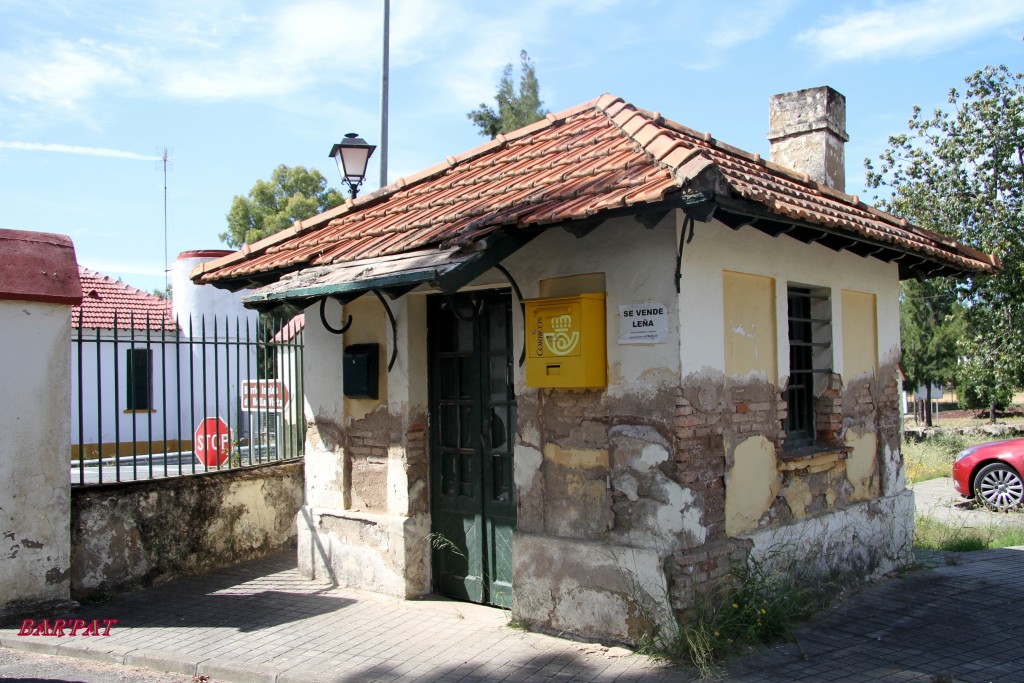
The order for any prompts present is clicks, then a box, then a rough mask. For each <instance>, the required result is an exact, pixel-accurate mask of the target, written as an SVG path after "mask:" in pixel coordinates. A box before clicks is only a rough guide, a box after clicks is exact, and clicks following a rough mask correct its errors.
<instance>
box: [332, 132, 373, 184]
mask: <svg viewBox="0 0 1024 683" xmlns="http://www.w3.org/2000/svg"><path fill="white" fill-rule="evenodd" d="M375 149H377V147H376V146H374V145H368V144H366V140H364V139H362V138H361V137H359V136H358V135H356V134H355V133H346V134H345V139H344V140H342V141H341V142H339V143H338V144H336V145H334V147H331V156H332V157H334V160H335V161H336V162H338V170H339V171H340V172H341V179H342V181H343V182H344V183H345V184H346V185H348V189H349V192H350V193H351V194H352V199H355V198H356V192H358V191H359V186H360V185H362V183H363V179H364V178H365V177H366V163H367V162H368V161H369V160H370V156H371V155H372V154H373V150H375Z"/></svg>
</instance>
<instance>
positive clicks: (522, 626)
mask: <svg viewBox="0 0 1024 683" xmlns="http://www.w3.org/2000/svg"><path fill="white" fill-rule="evenodd" d="M506 626H508V627H509V628H514V629H516V630H517V631H529V630H530V625H529V624H527V623H526V622H525V621H523V620H522V619H509V620H508V623H507V624H506Z"/></svg>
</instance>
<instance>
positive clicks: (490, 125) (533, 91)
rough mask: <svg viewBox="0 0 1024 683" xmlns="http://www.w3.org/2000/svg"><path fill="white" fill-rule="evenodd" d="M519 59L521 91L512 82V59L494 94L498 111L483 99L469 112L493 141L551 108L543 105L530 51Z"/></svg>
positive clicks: (535, 118) (523, 51) (471, 119)
mask: <svg viewBox="0 0 1024 683" xmlns="http://www.w3.org/2000/svg"><path fill="white" fill-rule="evenodd" d="M519 61H520V75H519V92H518V93H517V92H516V91H515V88H514V86H513V85H512V62H509V63H508V64H506V65H505V70H504V71H503V72H502V74H501V81H500V82H499V83H498V92H497V94H496V95H495V96H494V101H495V102H496V103H497V105H498V109H497V111H495V110H494V109H491V108H490V107H489V106H487V105H486V104H484V103H483V102H481V103H480V108H479V109H475V110H473V111H471V112H469V113H468V114H466V118H468V119H469V120H470V121H472V122H473V124H474V125H475V126H477V127H479V128H480V135H489V136H490V137H491V139H492V140H493V139H494V138H496V137H498V135H500V134H502V133H510V132H512V131H514V130H517V129H519V128H522V127H523V126H528V125H530V124H531V123H534V122H536V121H540V120H541V119H542V118H544V117H545V116H546V115H547V113H548V112H547V110H546V109H543V108H542V106H541V105H543V104H544V103H543V102H541V99H540V83H538V81H537V72H536V70H535V69H534V66H533V62H532V61H531V60H530V56H529V55H528V54H526V50H522V51H521V52H520V53H519Z"/></svg>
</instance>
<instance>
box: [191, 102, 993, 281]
mask: <svg viewBox="0 0 1024 683" xmlns="http://www.w3.org/2000/svg"><path fill="white" fill-rule="evenodd" d="M698 191H699V192H701V193H703V194H702V195H700V194H696V193H697V192H698ZM702 196H703V197H704V198H705V199H710V200H711V201H712V202H714V203H715V204H716V206H717V207H718V211H717V212H716V214H715V215H716V217H717V218H719V219H721V220H723V222H727V224H730V225H732V226H733V227H739V226H740V225H744V224H750V225H753V226H754V227H757V228H758V229H761V230H764V231H766V232H769V233H771V234H780V233H782V232H791V234H792V235H793V236H794V237H797V238H798V239H803V240H804V241H819V242H821V243H823V244H825V245H826V246H830V247H832V248H834V249H851V250H852V251H855V252H856V253H860V254H862V255H865V256H867V255H877V257H878V258H885V259H886V260H898V261H899V262H900V272H901V275H903V276H904V277H906V276H909V275H911V274H913V273H914V272H917V271H915V270H913V269H920V272H922V273H924V274H962V273H965V272H966V273H984V272H990V271H992V270H994V269H996V268H998V261H997V260H996V259H994V258H993V257H991V256H988V255H986V254H983V253H981V252H979V251H976V250H974V249H971V248H969V247H965V246H963V245H960V244H958V243H957V242H955V241H953V240H951V239H949V238H946V237H942V236H939V235H936V234H934V233H930V232H928V231H926V230H923V229H921V228H918V227H915V226H913V225H909V224H908V223H907V222H906V221H905V220H902V219H899V218H896V217H894V216H892V215H890V214H887V213H885V212H882V211H880V210H878V209H875V208H873V207H870V206H868V205H866V204H863V203H861V202H860V201H859V199H858V197H856V196H850V195H846V194H844V193H842V192H838V191H836V190H832V189H829V188H827V187H825V186H823V185H819V184H818V183H816V182H814V181H812V180H810V179H809V178H808V177H807V176H806V175H804V174H802V173H798V172H795V171H792V170H790V169H787V168H784V167H781V166H778V165H776V164H774V163H771V162H768V161H766V160H764V159H762V158H761V157H760V156H759V155H756V154H748V153H746V152H743V151H741V150H738V149H735V148H733V147H730V146H728V145H725V144H723V143H720V142H718V141H717V140H715V139H714V138H712V137H711V135H710V134H708V133H704V134H701V133H698V132H696V131H693V130H691V129H689V128H686V127H685V126H681V125H679V124H676V123H673V122H671V121H667V120H665V119H663V118H662V117H661V116H660V115H659V114H657V113H651V112H647V111H644V110H641V109H638V108H636V107H634V106H633V105H631V104H628V103H626V102H624V101H623V100H621V99H619V98H617V97H613V96H611V95H603V96H601V97H600V98H598V99H596V100H594V101H591V102H588V103H586V104H583V105H580V106H578V107H574V108H572V109H569V110H566V111H564V112H561V113H559V114H549V115H548V116H547V118H546V119H544V120H542V121H539V122H537V123H535V124H533V125H530V126H527V127H525V128H522V129H520V130H518V131H515V132H514V133H511V134H509V135H507V136H505V135H499V136H498V138H497V139H495V140H493V141H491V142H489V143H486V144H484V145H481V146H480V147H477V148H476V149H474V150H471V151H469V152H467V153H465V154H462V155H460V156H458V157H454V156H451V157H448V159H447V160H446V161H445V162H444V163H442V164H439V165H437V166H434V167H432V168H429V169H427V170H426V171H423V172H422V173H419V174H417V175H415V176H412V177H409V178H403V179H399V180H398V181H396V182H395V183H393V184H392V185H389V186H387V187H385V188H382V189H381V190H378V191H377V192H375V193H373V194H370V195H366V196H364V197H361V198H359V199H356V200H355V201H349V202H346V203H345V204H343V205H341V206H339V207H336V208H334V209H331V210H330V211H327V212H325V213H323V214H320V215H319V216H314V217H313V218H310V219H307V220H305V221H299V222H296V223H295V224H294V225H293V226H292V227H291V228H288V229H287V230H284V231H282V232H279V233H277V234H275V235H272V236H270V237H267V238H265V239H263V240H260V241H259V242H256V243H255V244H252V245H246V246H244V247H243V248H242V250H241V251H238V252H235V253H234V254H231V255H228V256H225V257H222V258H220V259H217V260H214V261H210V262H207V263H205V264H201V265H200V266H197V267H196V269H195V270H194V271H193V273H192V276H193V278H197V279H198V280H199V281H202V282H207V283H216V284H223V285H226V286H232V287H239V286H242V285H252V284H261V283H266V282H270V281H273V280H275V279H277V278H278V277H279V276H280V275H281V274H284V273H287V272H291V271H294V270H298V269H302V268H305V267H308V266H316V265H328V264H333V263H340V262H346V261H352V260H356V259H364V258H370V257H376V256H382V255H388V254H395V253H401V252H405V251H409V250H412V249H420V248H424V247H448V246H458V245H463V244H467V243H470V242H473V241H476V240H478V239H480V238H481V237H483V236H484V235H487V234H489V233H491V232H494V231H496V230H500V229H513V230H515V229H531V228H533V229H536V228H541V227H543V226H547V225H554V224H561V223H564V222H567V221H573V220H581V219H587V218H591V217H594V218H600V217H602V216H603V215H611V214H613V213H614V212H616V211H619V210H623V209H630V210H636V211H640V210H642V209H645V208H647V207H646V206H645V205H655V207H652V208H657V206H661V207H664V206H666V205H667V204H666V203H670V202H672V201H676V202H679V201H682V200H683V199H684V198H685V199H686V201H687V202H689V201H694V199H693V197H697V198H698V199H697V200H696V201H699V200H700V199H699V198H700V197H702ZM677 205H678V204H677ZM750 209H755V210H756V211H754V212H753V213H751V211H750ZM794 224H795V225H796V226H798V228H799V229H797V230H796V231H795V232H792V231H793V230H794V227H793V226H794ZM808 228H809V230H810V231H809V232H808Z"/></svg>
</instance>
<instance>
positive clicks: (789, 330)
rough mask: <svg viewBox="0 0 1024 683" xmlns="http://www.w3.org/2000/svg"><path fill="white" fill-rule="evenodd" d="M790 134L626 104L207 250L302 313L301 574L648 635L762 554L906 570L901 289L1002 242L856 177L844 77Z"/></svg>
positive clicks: (588, 630)
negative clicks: (961, 238) (855, 188)
mask: <svg viewBox="0 0 1024 683" xmlns="http://www.w3.org/2000/svg"><path fill="white" fill-rule="evenodd" d="M770 130H771V132H770V134H769V139H770V140H771V147H772V149H771V159H770V160H768V159H764V158H762V157H761V156H760V155H757V154H750V153H747V152H744V151H741V150H739V149H736V148H733V147H730V146H729V145H726V144H724V143H722V142H720V141H718V140H716V139H715V138H714V137H713V136H712V135H711V134H710V133H700V132H697V131H693V130H691V129H689V128H686V127H685V126H681V125H679V124H676V123H673V122H672V121H669V120H667V119H665V118H664V117H662V116H661V115H660V114H658V113H653V112H649V111H645V110H642V109H639V108H637V107H635V106H633V105H631V104H629V103H627V102H624V101H623V100H621V99H619V98H616V97H613V96H611V95H603V96H601V97H599V98H597V99H596V100H593V101H591V102H587V103H585V104H582V105H580V106H577V107H574V108H572V109H568V110H566V111H563V112H561V113H558V114H549V115H548V116H547V118H546V119H544V120H542V121H540V122H538V123H536V124H533V125H531V126H528V127H525V128H523V129H521V130H519V131H516V132H514V133H511V134H509V135H499V136H498V137H497V139H495V140H494V141H492V142H489V143H487V144H484V145H481V146H480V147H478V148H476V149H473V150H471V151H469V152H466V153H464V154H461V155H458V156H450V157H448V159H447V160H446V161H444V162H443V163H441V164H438V165H437V166H434V167H432V168H429V169H427V170H425V171H423V172H422V173H419V174H416V175H414V176H411V177H408V178H402V179H399V180H398V181H396V182H395V183H394V184H392V185H390V186H388V187H386V188H383V189H381V190H379V191H377V192H374V193H372V194H369V195H367V196H364V197H361V198H359V199H357V200H355V201H351V202H348V203H346V204H344V205H342V206H340V207H337V208H336V209H332V210H330V211H328V212H325V213H323V214H321V215H319V216H315V217H313V218H311V219H308V220H304V221H300V222H297V223H296V224H295V225H294V226H293V227H291V228H290V229H288V230H285V231H283V232H282V233H279V234H277V235H274V236H271V237H269V238H267V239H264V240H261V241H260V242H257V243H255V244H252V245H246V246H245V247H244V248H243V249H242V250H241V251H239V252H236V253H234V254H231V255H229V256H225V257H222V258H219V259H216V260H214V261H211V262H209V263H206V264H203V265H202V266H200V267H198V268H196V269H195V270H194V271H193V272H192V277H193V280H194V281H196V282H203V283H208V284H212V285H215V286H217V287H221V288H227V289H237V288H240V287H254V288H256V289H255V290H254V292H253V293H252V294H251V295H250V296H249V297H247V302H248V305H251V306H254V307H257V308H273V307H275V306H278V305H280V304H283V303H289V304H291V305H294V306H299V307H301V308H305V309H306V320H307V321H309V324H308V325H307V326H306V330H305V351H304V354H305V356H304V366H305V381H306V386H305V391H306V419H307V422H308V424H309V429H308V432H307V445H306V500H305V505H304V507H303V509H302V511H301V512H300V514H299V516H298V524H299V539H300V540H299V564H300V568H301V570H302V571H303V573H305V574H306V575H308V576H318V577H321V576H329V577H332V578H334V579H335V580H337V581H339V582H341V583H347V584H350V585H354V586H358V587H360V588H365V589H370V590H375V591H381V592H385V593H389V594H393V595H398V596H406V597H411V596H416V595H422V594H425V593H429V592H431V591H437V592H440V593H444V594H446V595H451V596H454V597H459V598H463V599H468V600H473V601H477V602H484V603H489V604H495V605H501V606H511V607H512V609H513V611H514V613H515V615H516V617H517V618H519V619H522V620H524V621H526V622H527V623H530V624H533V625H534V626H537V627H541V628H549V629H556V630H560V631H567V632H572V633H577V634H581V635H586V636H588V637H604V638H609V639H615V640H624V641H636V640H637V639H638V638H640V637H641V636H642V635H643V632H644V630H645V629H647V628H649V627H650V625H651V623H652V620H653V621H654V622H666V621H668V620H670V619H672V617H673V615H674V614H679V613H685V611H686V609H687V608H688V607H689V606H690V605H691V604H693V601H694V600H695V599H696V596H697V595H699V593H700V591H701V589H702V588H704V587H707V586H709V585H711V584H712V583H713V582H714V581H716V579H718V578H719V577H721V576H723V575H724V574H725V573H726V572H727V571H728V569H729V566H730V565H731V564H732V563H735V562H742V561H744V560H745V559H747V558H748V557H757V558H762V559H766V560H770V561H772V562H775V563H780V566H782V567H788V566H790V565H791V564H792V563H799V566H800V567H801V569H802V570H803V571H807V572H836V571H841V572H850V573H853V574H856V575H860V576H868V575H874V574H878V573H881V572H885V571H888V570H891V569H892V568H894V567H896V566H898V565H899V564H900V563H901V562H902V561H903V560H904V559H905V558H906V557H907V555H906V553H907V552H908V551H909V548H910V544H911V539H912V531H913V494H912V493H911V492H910V491H908V490H907V489H906V486H905V480H904V471H903V462H902V458H901V455H900V410H899V391H900V382H899V379H898V370H897V363H898V361H899V355H900V348H899V314H898V292H899V281H900V280H901V279H903V278H908V277H930V276H938V275H956V276H975V275H984V274H986V273H990V272H992V271H994V270H995V269H997V268H998V262H997V261H996V260H995V259H994V258H992V257H990V256H987V255H985V254H982V253H980V252H977V251H975V250H973V249H970V248H968V247H965V246H963V245H960V244H958V243H956V242H954V241H952V240H949V239H947V238H944V237H940V236H938V235H935V234H932V233H929V232H927V231H925V230H922V229H920V228H918V227H916V226H913V225H910V224H908V223H907V222H906V221H904V220H901V219H898V218H896V217H894V216H891V215H888V214H886V213H884V212H882V211H879V210H877V209H875V208H873V207H870V206H868V205H866V204H864V203H863V202H861V201H860V200H859V198H858V197H856V196H849V195H847V194H845V193H844V192H843V189H844V188H843V173H844V171H843V169H844V158H843V143H844V142H845V140H846V138H847V136H846V132H845V99H844V98H843V96H842V95H840V94H839V93H837V92H836V91H834V90H832V89H831V88H817V89H812V90H804V91H798V92H794V93H786V94H783V95H778V96H775V97H773V98H772V101H771V108H770ZM343 321H344V322H345V324H344V325H343V324H342V323H343ZM329 328H330V329H333V330H334V331H335V332H337V331H340V330H343V329H344V330H345V331H344V332H343V333H342V334H340V335H339V334H333V333H332V332H330V331H329Z"/></svg>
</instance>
